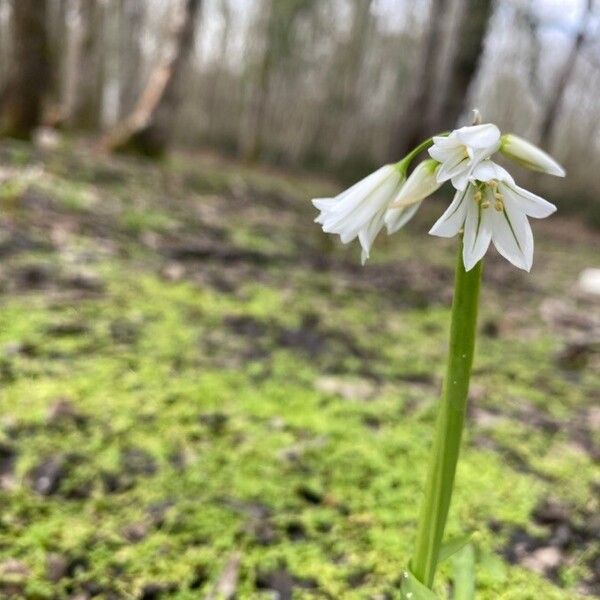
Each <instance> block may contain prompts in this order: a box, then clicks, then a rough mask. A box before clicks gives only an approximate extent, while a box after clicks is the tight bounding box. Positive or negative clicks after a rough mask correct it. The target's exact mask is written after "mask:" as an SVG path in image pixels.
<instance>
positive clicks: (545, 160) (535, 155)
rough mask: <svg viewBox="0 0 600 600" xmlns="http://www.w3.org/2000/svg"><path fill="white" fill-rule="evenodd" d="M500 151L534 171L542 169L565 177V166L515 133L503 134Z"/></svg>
mask: <svg viewBox="0 0 600 600" xmlns="http://www.w3.org/2000/svg"><path fill="white" fill-rule="evenodd" d="M500 152H502V154H504V155H506V156H508V158H510V159H512V160H514V161H516V162H518V163H519V164H520V165H522V166H524V167H527V168H528V169H531V170H533V171H540V172H542V173H548V175H556V176H557V177H564V176H565V174H566V172H565V170H564V168H563V167H562V166H561V165H559V164H558V163H557V162H556V161H555V160H554V159H553V158H552V157H551V156H550V155H549V154H547V153H546V152H544V151H543V150H542V149H541V148H538V147H537V146H536V145H535V144H532V143H531V142H528V141H527V140H524V139H523V138H522V137H519V136H518V135H515V134H514V133H507V134H505V135H503V136H502V138H501V140H500Z"/></svg>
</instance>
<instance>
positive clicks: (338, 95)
mask: <svg viewBox="0 0 600 600" xmlns="http://www.w3.org/2000/svg"><path fill="white" fill-rule="evenodd" d="M371 5H372V0H354V2H353V15H352V26H351V28H350V34H349V35H348V37H347V38H346V39H344V40H343V41H342V43H340V44H339V47H338V48H337V50H336V53H335V56H334V62H333V66H332V68H331V71H332V73H334V74H335V75H334V76H333V77H331V78H330V80H329V81H328V82H327V83H328V85H327V88H326V90H325V94H324V98H323V100H322V106H321V110H319V111H318V113H317V117H316V119H315V125H314V128H313V131H312V135H311V137H310V138H309V141H308V143H307V144H306V151H305V154H306V157H308V158H309V159H310V158H311V157H313V156H319V146H320V144H321V142H322V139H323V137H325V138H326V139H330V138H333V137H334V136H337V135H338V134H339V131H340V129H341V128H343V127H344V124H345V122H346V121H347V119H348V113H352V112H353V111H355V110H356V108H357V105H358V103H359V97H358V92H359V89H358V83H357V81H358V76H359V73H360V70H361V68H362V65H363V55H364V51H365V47H366V44H367V37H368V32H369V28H370V27H371V25H372V16H371ZM328 125H331V127H328Z"/></svg>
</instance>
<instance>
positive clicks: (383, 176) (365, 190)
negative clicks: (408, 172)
mask: <svg viewBox="0 0 600 600" xmlns="http://www.w3.org/2000/svg"><path fill="white" fill-rule="evenodd" d="M388 167H390V169H386V170H385V171H382V169H379V171H376V172H375V173H374V174H378V177H377V178H376V179H371V180H370V182H369V185H368V186H361V187H360V188H356V189H355V190H354V191H352V192H351V193H350V194H348V195H347V196H345V197H344V198H342V200H341V201H339V200H338V203H339V204H340V205H341V206H340V208H337V206H336V208H334V209H332V210H330V211H329V212H328V214H327V217H326V218H325V219H324V221H323V231H325V232H327V233H338V234H342V233H344V234H345V235H346V237H347V236H350V239H352V238H354V237H356V235H357V234H358V231H359V230H360V229H362V228H363V227H364V226H365V225H366V224H367V223H368V222H369V221H370V220H371V219H372V218H373V216H374V215H375V214H376V213H377V212H378V211H379V210H380V209H381V208H382V207H383V205H384V204H386V203H389V202H391V200H392V198H393V196H394V195H395V193H396V192H397V188H398V186H399V184H400V181H401V176H400V173H399V172H398V171H397V170H396V169H395V168H394V167H392V166H391V165H388ZM374 174H373V175H374ZM367 179H369V178H367ZM364 181H366V180H363V182H364ZM342 241H343V240H342Z"/></svg>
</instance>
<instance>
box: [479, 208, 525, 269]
mask: <svg viewBox="0 0 600 600" xmlns="http://www.w3.org/2000/svg"><path fill="white" fill-rule="evenodd" d="M504 208H505V210H503V211H497V210H495V209H493V208H489V209H487V211H488V212H489V213H490V218H491V222H492V240H493V242H494V246H496V249H497V250H498V252H499V253H500V254H501V255H502V256H504V258H506V260H508V261H509V262H511V263H512V264H513V265H515V267H518V268H519V269H523V270H525V271H529V270H531V265H532V263H533V234H532V232H531V227H530V225H529V221H528V220H527V217H526V215H525V213H524V212H523V211H522V210H520V209H519V208H518V207H516V206H515V205H514V204H513V203H512V202H511V201H510V200H509V201H505V203H504Z"/></svg>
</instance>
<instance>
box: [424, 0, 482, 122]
mask: <svg viewBox="0 0 600 600" xmlns="http://www.w3.org/2000/svg"><path fill="white" fill-rule="evenodd" d="M492 5H493V0H466V1H465V2H464V4H463V7H462V14H461V18H460V22H459V25H458V29H457V35H458V36H459V43H458V44H457V45H456V51H455V54H454V56H453V57H452V58H451V62H450V64H451V67H450V77H449V85H448V89H447V90H446V93H445V95H444V99H443V101H442V103H441V104H440V106H439V109H438V111H437V113H434V114H429V115H428V116H427V126H428V128H429V131H428V132H427V133H433V132H435V131H439V130H440V129H444V128H447V127H451V126H453V125H455V124H456V122H457V121H458V119H459V117H460V116H461V114H462V113H463V112H464V111H465V109H467V108H468V107H467V106H466V102H467V99H468V94H469V88H470V87H471V83H472V81H473V79H474V78H475V75H476V73H477V66H478V63H479V59H480V57H481V55H482V54H483V42H484V39H485V34H486V31H487V25H488V21H489V20H490V17H491V14H492Z"/></svg>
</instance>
